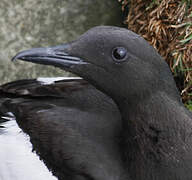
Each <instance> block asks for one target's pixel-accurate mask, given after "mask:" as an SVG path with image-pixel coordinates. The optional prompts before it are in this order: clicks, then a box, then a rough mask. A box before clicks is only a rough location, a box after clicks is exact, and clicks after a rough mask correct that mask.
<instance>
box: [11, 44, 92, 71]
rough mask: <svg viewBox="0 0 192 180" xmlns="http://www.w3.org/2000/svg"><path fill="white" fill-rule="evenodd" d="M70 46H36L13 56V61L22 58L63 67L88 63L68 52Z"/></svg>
mask: <svg viewBox="0 0 192 180" xmlns="http://www.w3.org/2000/svg"><path fill="white" fill-rule="evenodd" d="M68 48H69V46H68V45H60V46H55V47H46V48H34V49H30V50H26V51H22V52H20V53H18V54H17V55H16V56H15V57H13V58H12V61H15V60H17V59H20V60H23V61H28V62H33V63H37V64H45V65H52V66H55V67H59V68H63V69H65V68H71V67H73V66H75V65H83V64H88V63H87V62H85V61H84V60H82V59H81V58H79V57H75V56H72V55H69V54H68V53H66V51H67V49H68Z"/></svg>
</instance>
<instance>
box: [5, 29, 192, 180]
mask: <svg viewBox="0 0 192 180" xmlns="http://www.w3.org/2000/svg"><path fill="white" fill-rule="evenodd" d="M12 60H13V61H15V60H22V61H27V62H32V63H37V64H44V65H51V66H55V67H58V68H61V69H63V70H65V71H68V72H71V73H73V74H75V75H77V76H79V77H81V78H83V79H82V80H77V79H76V80H69V81H67V83H69V84H71V83H72V84H74V86H73V85H72V86H71V85H70V86H71V88H72V90H71V89H70V88H69V91H68V87H67V86H65V83H66V81H65V82H60V83H61V84H62V86H65V88H56V87H57V85H56V84H57V83H56V84H54V85H52V87H51V86H49V87H50V88H49V90H48V89H47V88H45V87H47V86H42V85H40V86H39V88H38V87H36V85H35V90H33V88H32V89H31V85H30V83H29V88H28V87H27V86H28V85H27V84H24V87H22V83H21V88H20V85H19V83H18V87H16V88H15V87H14V86H15V85H13V87H10V89H9V88H6V86H7V85H4V86H1V91H4V93H6V92H8V93H9V90H10V94H12V95H14V96H16V97H17V96H18V95H17V93H16V92H23V94H24V95H25V96H31V97H23V99H25V100H24V101H23V99H22V100H20V99H19V100H17V101H16V102H15V103H14V100H12V98H8V100H7V99H6V100H5V102H3V103H2V105H1V106H2V107H1V108H2V109H5V110H4V111H7V112H9V111H10V110H11V111H12V112H14V114H15V116H16V119H17V122H18V124H19V125H20V127H21V128H22V129H23V131H24V132H26V133H27V134H29V136H30V138H31V142H32V144H33V146H34V148H35V150H36V151H37V153H38V154H39V155H40V157H41V158H42V159H43V160H44V161H45V164H46V165H47V166H48V167H49V169H51V170H52V171H53V173H54V174H55V175H56V176H57V177H59V179H62V178H63V179H64V178H65V177H64V176H65V175H66V174H68V172H70V176H69V177H70V178H71V179H74V180H75V178H76V177H75V176H74V177H73V174H75V175H76V174H77V175H78V177H77V178H76V179H78V178H79V179H103V180H105V179H117V180H121V179H122V180H129V179H132V180H165V179H166V180H189V179H191V178H192V166H191V162H192V147H191V144H192V142H191V141H192V140H191V139H192V138H191V134H192V114H191V112H190V111H189V110H187V109H186V108H185V106H184V105H183V103H182V100H181V97H180V94H179V91H178V89H177V87H176V84H175V82H174V79H173V76H172V73H171V71H170V68H169V66H168V64H167V63H166V62H165V61H164V60H163V58H162V57H161V56H160V55H159V54H158V52H157V51H156V50H155V49H154V48H153V47H152V46H151V45H149V43H148V42H147V41H146V40H144V38H142V37H141V36H139V35H138V34H136V33H134V32H132V31H130V30H128V29H125V28H119V27H114V26H97V27H94V28H91V29H90V30H88V31H87V32H86V33H84V34H83V35H81V36H80V37H79V38H78V39H77V40H74V41H72V42H70V43H66V44H62V45H58V46H54V47H45V48H44V47H42V48H33V49H30V50H25V51H22V52H20V53H18V54H17V55H16V56H15V57H13V59H12ZM84 81H86V82H87V83H88V84H87V85H83V86H82V87H83V88H82V87H81V88H82V89H81V88H80V89H79V83H80V84H82V82H83V83H84ZM76 83H77V84H76ZM16 84H17V83H16ZM35 84H37V81H35ZM85 84H86V83H85ZM8 86H9V85H8ZM16 86H17V85H16ZM80 86H81V85H80ZM54 87H55V88H54ZM76 87H77V89H78V92H77V91H76ZM17 88H18V90H17ZM90 88H91V89H92V90H93V91H91V92H87V91H89V90H90ZM14 89H16V92H15V91H14ZM30 89H31V90H30ZM40 89H42V91H41V90H40ZM61 89H62V91H60V90H61ZM74 89H75V90H74ZM36 90H37V91H36ZM65 91H66V92H70V93H71V91H72V93H71V94H74V97H73V95H72V97H71V95H69V94H68V93H66V92H65ZM82 91H84V92H83V93H82ZM11 92H12V93H11ZM63 92H64V93H63ZM39 93H40V94H39ZM47 93H48V94H47ZM78 93H79V94H78ZM92 93H93V94H92ZM33 94H37V95H36V98H35V97H33ZM61 94H62V95H61ZM76 95H77V96H78V98H76ZM38 96H39V97H38ZM41 96H42V97H43V98H42V97H41ZM61 96H62V98H61ZM37 97H38V98H37ZM51 97H52V98H51ZM53 97H54V98H56V97H57V99H56V100H52V99H54V98H53ZM29 98H31V100H30V101H29ZM73 98H74V99H73ZM92 98H93V99H92ZM13 99H14V98H13ZM16 99H17V98H16ZM76 100H77V101H78V102H77V101H76ZM19 101H22V102H19ZM25 101H26V102H25ZM52 101H53V103H52ZM76 103H77V104H76ZM63 104H64V105H63ZM86 105H87V106H86ZM97 105H98V106H97ZM34 106H35V107H34ZM81 106H82V107H81ZM95 106H96V107H95ZM54 108H56V109H55V111H54ZM58 108H60V110H58ZM68 108H69V109H68ZM43 109H45V110H43ZM90 109H91V110H90ZM79 110H80V113H78V112H79ZM68 111H70V112H71V114H70V117H69V118H68V117H67V116H68V114H67V113H68ZM41 113H43V115H41ZM83 113H86V118H84V116H83V115H82V114H83ZM87 113H88V114H87ZM77 114H78V115H77ZM25 116H26V117H25ZM98 116H99V118H98ZM52 117H53V118H52ZM20 119H22V120H20ZM98 119H99V121H100V122H99V126H97V124H98V123H96V122H97V121H98ZM68 121H70V123H73V125H74V127H75V128H76V125H77V124H78V122H81V123H80V124H81V126H80V127H83V128H82V129H81V128H80V129H79V131H80V132H81V133H85V134H84V136H83V139H81V138H80V140H79V136H78V137H75V138H74V139H71V136H70V135H71V132H68V131H69V129H70V127H68ZM88 121H91V123H90V122H88ZM103 121H104V123H103ZM42 123H45V124H43V125H42ZM105 123H106V124H107V126H109V127H107V128H105V129H102V128H103V126H104V124H105ZM49 126H50V127H49ZM66 127H67V128H66ZM42 128H44V130H45V131H46V132H44V130H43V132H41V129H42ZM68 128H69V129H68ZM97 128H98V129H97ZM108 128H109V129H108ZM92 133H93V134H92ZM66 134H68V135H69V137H67V138H66ZM88 134H89V135H88ZM91 134H92V136H91ZM43 135H45V136H43ZM54 136H55V137H56V139H54ZM90 136H91V137H90ZM108 137H110V138H109V139H110V140H109V139H108ZM50 138H53V139H54V140H53V142H54V143H53V144H51V145H50V141H49V140H48V139H50ZM57 138H58V139H63V143H64V144H65V142H66V141H67V146H66V147H64V146H63V144H61V143H60V142H58V141H57ZM65 138H66V139H65ZM68 138H69V139H70V140H68ZM84 138H85V139H86V138H88V140H90V141H86V140H87V139H86V140H85V139H84ZM92 138H93V139H92ZM97 138H101V139H100V141H99V143H97V140H98V139H97ZM84 140H85V142H84ZM105 140H106V141H105ZM69 141H70V142H69ZM74 141H78V142H74ZM82 141H83V142H82ZM44 142H48V144H46V143H45V144H44ZM58 144H61V145H60V146H59V149H60V150H59V152H61V154H60V155H59V157H56V156H57V153H58V151H57V150H58V149H57V148H58ZM74 144H75V146H76V145H78V146H77V148H76V152H74V151H73V150H72V149H74V148H75V146H74ZM81 145H82V146H83V147H82V149H81ZM90 145H91V147H92V148H91V150H90V149H89V146H90ZM49 146H50V147H51V149H52V147H53V149H52V152H50V151H49ZM94 148H95V149H94ZM100 148H101V150H100ZM93 149H94V150H95V151H93ZM89 150H90V153H88V155H86V157H84V156H82V155H81V154H84V153H86V152H87V151H89ZM63 152H65V153H63ZM78 152H79V156H77V155H76V153H77V154H78ZM73 153H74V154H73ZM58 154H59V153H58ZM66 154H69V156H71V158H69V159H70V160H69V159H68V158H67V156H65V155H66ZM89 155H90V156H89ZM100 156H101V158H100V159H99V158H98V157H100ZM53 157H56V159H54V158H53ZM93 157H95V159H92V158H93ZM59 158H61V162H60V161H59ZM47 159H48V160H47ZM96 159H97V161H96ZM101 159H102V161H101ZM54 160H58V162H56V163H55V164H54ZM82 160H85V161H83V162H82ZM79 161H80V162H81V163H79ZM68 162H69V163H68ZM78 163H79V164H83V165H84V166H83V168H82V169H81V170H80V171H78V170H76V169H75V167H77V166H76V165H77V164H78ZM85 164H87V166H86V165H85ZM91 165H92V166H91ZM72 167H73V168H72ZM101 170H102V171H101ZM70 178H68V179H70Z"/></svg>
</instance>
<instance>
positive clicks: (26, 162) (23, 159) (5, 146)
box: [0, 117, 57, 180]
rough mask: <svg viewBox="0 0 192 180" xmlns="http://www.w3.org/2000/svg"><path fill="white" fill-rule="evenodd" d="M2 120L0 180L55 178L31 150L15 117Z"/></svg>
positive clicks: (0, 124) (45, 179) (48, 179)
mask: <svg viewBox="0 0 192 180" xmlns="http://www.w3.org/2000/svg"><path fill="white" fill-rule="evenodd" d="M2 120H5V121H6V120H8V121H6V122H2ZM2 120H0V122H2V123H0V145H1V148H0V160H1V163H0V180H57V178H56V177H54V176H53V175H52V174H51V172H49V170H48V169H47V167H46V166H45V165H44V163H43V162H42V161H40V160H39V157H38V156H37V155H36V154H35V153H33V152H32V145H31V143H30V141H29V137H28V136H27V135H26V134H24V133H23V132H22V130H21V129H20V128H19V127H18V125H17V123H16V121H15V119H14V118H7V117H3V118H2Z"/></svg>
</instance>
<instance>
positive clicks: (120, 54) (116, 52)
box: [112, 47, 127, 62]
mask: <svg viewBox="0 0 192 180" xmlns="http://www.w3.org/2000/svg"><path fill="white" fill-rule="evenodd" d="M126 56H127V49H125V48H124V47H116V48H114V49H113V52H112V57H113V59H114V60H115V61H116V62H123V61H125V57H126Z"/></svg>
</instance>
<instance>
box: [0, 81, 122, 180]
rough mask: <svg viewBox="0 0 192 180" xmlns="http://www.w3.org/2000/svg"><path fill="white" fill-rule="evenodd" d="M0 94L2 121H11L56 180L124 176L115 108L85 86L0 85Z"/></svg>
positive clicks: (73, 83)
mask: <svg viewBox="0 0 192 180" xmlns="http://www.w3.org/2000/svg"><path fill="white" fill-rule="evenodd" d="M0 93H1V95H0V105H1V106H0V111H1V115H2V114H4V113H8V112H12V113H13V114H14V115H15V117H16V121H17V123H18V125H19V127H20V128H21V129H22V130H23V132H25V133H26V134H28V135H29V137H30V141H31V143H32V145H33V150H34V151H35V152H36V153H37V154H38V155H39V156H40V158H41V159H43V161H44V162H45V164H46V166H47V167H48V168H49V169H50V170H51V171H52V172H53V174H54V175H56V176H57V177H58V178H59V179H65V178H71V179H78V178H80V179H81V178H82V177H87V178H90V179H91V178H92V177H96V178H101V179H102V178H103V177H104V176H106V177H107V179H110V178H111V177H112V176H113V175H115V176H116V175H118V174H119V176H122V174H124V173H123V167H122V166H123V165H122V164H121V154H120V152H119V148H118V147H119V146H118V144H119V137H120V132H121V127H122V125H121V116H120V113H119V111H118V108H117V107H116V105H115V103H114V102H113V101H112V100H111V99H110V98H109V97H107V96H106V95H104V94H103V93H102V92H100V91H98V90H97V89H95V88H94V87H93V86H91V85H90V84H88V83H87V82H86V81H84V80H82V79H78V78H75V79H65V80H59V81H52V83H50V82H43V81H42V80H36V79H32V80H20V81H16V82H12V83H8V84H5V85H2V86H1V87H0ZM98 172H99V173H98Z"/></svg>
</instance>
